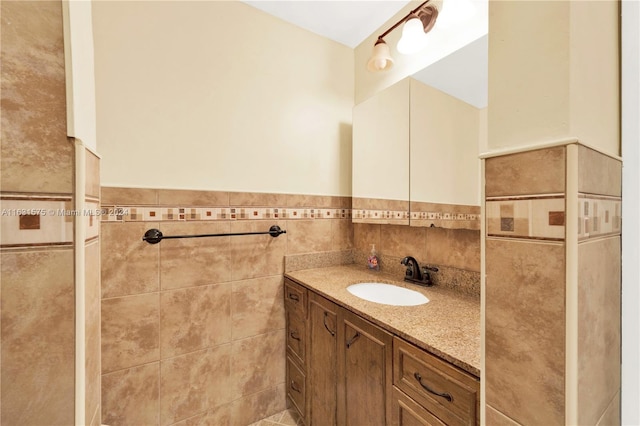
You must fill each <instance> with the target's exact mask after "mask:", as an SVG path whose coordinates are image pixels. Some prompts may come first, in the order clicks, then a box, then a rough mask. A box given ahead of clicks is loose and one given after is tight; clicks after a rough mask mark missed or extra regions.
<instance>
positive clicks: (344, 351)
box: [284, 265, 480, 426]
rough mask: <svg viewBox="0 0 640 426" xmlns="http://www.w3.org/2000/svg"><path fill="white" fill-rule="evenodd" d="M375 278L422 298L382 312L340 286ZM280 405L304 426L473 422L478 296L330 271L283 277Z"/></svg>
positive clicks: (355, 270) (354, 269)
mask: <svg viewBox="0 0 640 426" xmlns="http://www.w3.org/2000/svg"><path fill="white" fill-rule="evenodd" d="M366 281H376V282H385V283H389V284H394V285H398V286H403V287H407V288H410V289H412V290H415V291H418V292H420V293H422V294H424V295H425V296H426V297H427V298H428V299H429V300H430V301H429V302H428V303H426V304H423V305H418V306H391V305H383V304H379V303H373V302H368V301H366V300H363V299H360V298H358V297H356V296H354V295H352V294H351V293H349V292H348V291H347V290H346V288H347V287H348V286H349V285H350V284H354V283H359V282H366ZM284 288H285V289H284V297H285V310H286V319H287V321H286V327H287V329H286V331H287V379H286V380H287V381H286V389H287V398H288V400H289V402H290V404H291V405H292V406H293V407H295V409H296V410H297V411H298V412H299V414H300V415H301V416H302V418H303V419H304V421H305V424H306V425H308V426H310V425H323V426H324V425H331V424H337V425H364V424H366V425H414V424H420V425H442V424H446V425H475V424H477V423H478V420H479V393H480V392H479V385H480V383H479V375H480V370H479V364H480V303H479V299H478V298H475V297H469V296H465V295H461V294H457V293H455V292H452V291H450V290H446V289H440V288H435V287H430V288H425V287H420V286H416V285H413V284H409V283H404V282H401V281H396V280H394V279H393V277H391V276H388V275H384V274H380V273H373V272H369V271H366V270H363V269H362V268H361V267H359V266H355V265H348V266H337V267H329V268H318V269H308V270H302V271H295V272H288V273H286V274H285V284H284Z"/></svg>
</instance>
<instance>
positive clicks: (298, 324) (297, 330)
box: [286, 310, 307, 365]
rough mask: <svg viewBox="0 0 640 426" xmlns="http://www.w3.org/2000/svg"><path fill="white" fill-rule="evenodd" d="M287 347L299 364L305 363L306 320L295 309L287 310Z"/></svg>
mask: <svg viewBox="0 0 640 426" xmlns="http://www.w3.org/2000/svg"><path fill="white" fill-rule="evenodd" d="M286 315H287V349H288V350H289V352H290V353H291V355H292V356H293V357H294V358H296V361H297V362H298V364H299V365H305V345H306V336H307V330H306V326H305V325H306V322H305V320H304V319H303V318H302V317H300V315H298V314H297V313H296V311H293V310H287V314H286Z"/></svg>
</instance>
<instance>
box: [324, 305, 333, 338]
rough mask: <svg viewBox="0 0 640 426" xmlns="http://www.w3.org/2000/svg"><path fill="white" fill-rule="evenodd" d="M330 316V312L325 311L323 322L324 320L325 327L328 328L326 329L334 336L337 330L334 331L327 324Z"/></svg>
mask: <svg viewBox="0 0 640 426" xmlns="http://www.w3.org/2000/svg"><path fill="white" fill-rule="evenodd" d="M328 316H329V312H327V311H324V319H323V322H324V328H326V329H327V331H328V332H329V333H331V335H332V336H335V335H336V332H335V331H333V330H331V329H330V328H329V326H328V325H327V317H328Z"/></svg>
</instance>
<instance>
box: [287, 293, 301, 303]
mask: <svg viewBox="0 0 640 426" xmlns="http://www.w3.org/2000/svg"><path fill="white" fill-rule="evenodd" d="M289 299H291V300H294V301H296V302H299V301H300V296H298V295H297V294H295V293H289Z"/></svg>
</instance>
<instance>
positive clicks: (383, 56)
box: [367, 40, 393, 72]
mask: <svg viewBox="0 0 640 426" xmlns="http://www.w3.org/2000/svg"><path fill="white" fill-rule="evenodd" d="M392 66H393V58H392V57H391V54H390V53H389V46H387V43H385V42H384V41H381V40H379V41H378V42H377V43H376V45H375V46H373V53H372V54H371V58H370V59H369V62H367V69H368V70H369V71H372V72H377V71H387V70H388V69H391V67H392Z"/></svg>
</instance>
